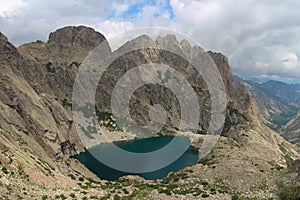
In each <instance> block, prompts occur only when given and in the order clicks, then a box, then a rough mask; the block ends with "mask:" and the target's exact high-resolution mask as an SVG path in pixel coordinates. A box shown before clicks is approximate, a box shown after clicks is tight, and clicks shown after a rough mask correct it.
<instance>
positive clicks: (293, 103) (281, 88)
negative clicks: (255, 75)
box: [235, 77, 300, 144]
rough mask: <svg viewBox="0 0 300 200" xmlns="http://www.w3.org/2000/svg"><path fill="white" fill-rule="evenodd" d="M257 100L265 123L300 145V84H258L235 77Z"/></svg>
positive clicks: (277, 82)
mask: <svg viewBox="0 0 300 200" xmlns="http://www.w3.org/2000/svg"><path fill="white" fill-rule="evenodd" d="M235 79H236V81H237V83H238V84H240V85H243V86H244V87H245V89H246V90H247V91H248V93H249V94H250V95H251V96H252V97H253V98H255V100H256V102H257V104H258V107H259V112H260V115H261V117H262V119H263V121H264V123H265V124H266V125H267V126H269V127H270V128H272V129H273V130H275V131H277V132H279V133H280V134H282V136H283V137H284V138H286V139H287V140H288V141H290V142H291V143H295V144H300V143H299V141H300V134H299V131H300V130H299V128H300V127H299V125H298V124H299V123H297V122H298V121H299V113H298V112H299V110H300V102H299V99H300V84H287V83H283V82H279V81H273V80H270V81H267V82H264V83H257V82H254V81H249V80H242V79H240V78H238V77H235Z"/></svg>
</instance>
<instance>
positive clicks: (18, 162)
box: [0, 26, 300, 199]
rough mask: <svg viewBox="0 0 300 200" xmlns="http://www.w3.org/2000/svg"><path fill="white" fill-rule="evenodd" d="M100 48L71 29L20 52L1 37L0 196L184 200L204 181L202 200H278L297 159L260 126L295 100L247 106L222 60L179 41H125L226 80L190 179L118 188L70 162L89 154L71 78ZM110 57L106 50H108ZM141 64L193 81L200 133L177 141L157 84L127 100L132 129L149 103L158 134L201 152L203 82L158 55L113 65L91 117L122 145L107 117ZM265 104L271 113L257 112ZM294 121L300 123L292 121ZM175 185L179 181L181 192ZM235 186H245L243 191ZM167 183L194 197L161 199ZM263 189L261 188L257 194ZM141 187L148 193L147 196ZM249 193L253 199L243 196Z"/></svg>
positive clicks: (250, 101) (254, 101) (170, 97)
mask: <svg viewBox="0 0 300 200" xmlns="http://www.w3.org/2000/svg"><path fill="white" fill-rule="evenodd" d="M105 40H106V39H105V37H104V36H103V35H102V34H101V33H99V32H96V31H95V30H93V29H92V28H88V27H84V26H78V27H75V26H69V27H64V28H61V29H58V30H56V31H55V32H53V33H50V35H49V39H48V41H47V42H43V41H36V42H32V43H28V44H23V45H21V46H19V47H18V48H16V47H14V46H13V45H12V44H11V43H10V42H9V41H8V39H7V38H6V36H4V35H3V34H2V33H0V70H1V73H0V133H1V134H0V151H1V154H0V161H1V162H0V165H1V167H2V171H3V174H2V175H1V176H0V189H1V192H0V196H1V195H2V196H3V198H8V197H10V198H24V199H28V198H34V197H39V198H40V197H41V196H48V197H53V198H54V197H56V196H59V195H62V194H58V191H62V192H64V194H65V195H70V196H74V195H75V196H77V197H78V198H79V197H80V198H83V197H86V198H91V197H92V196H98V197H105V196H106V197H107V196H109V197H111V198H113V195H120V194H121V196H124V197H126V196H127V197H128V198H129V197H130V195H133V197H132V198H136V199H141V198H142V197H149V196H147V195H152V197H153V195H154V198H155V199H161V198H163V199H165V195H168V196H170V199H180V198H181V199H182V195H187V196H186V197H187V198H192V197H194V196H195V195H194V196H193V194H194V193H192V192H191V191H194V190H197V191H199V190H200V189H199V188H198V189H197V187H198V185H199V183H203V182H204V181H202V180H207V181H205V184H206V183H207V185H209V187H211V188H217V189H218V188H219V190H216V189H215V190H214V191H215V192H210V193H209V191H212V189H211V188H209V187H208V186H205V187H204V185H203V188H202V187H201V188H202V189H203V190H205V191H206V192H205V194H206V193H209V194H207V195H208V196H210V195H211V196H216V198H219V199H223V198H229V197H231V196H236V195H241V196H245V195H246V197H247V195H248V197H257V198H267V197H274V196H276V192H274V191H276V184H275V183H276V181H277V178H278V177H280V174H281V171H280V170H282V169H284V168H286V167H288V166H289V165H291V163H293V161H294V160H296V159H297V158H299V151H298V149H297V148H296V147H295V146H293V145H291V144H290V143H288V142H287V141H285V140H284V139H283V138H282V137H281V136H279V135H278V134H277V133H275V132H274V131H272V130H270V129H269V128H268V127H267V126H265V125H264V124H263V123H262V121H263V120H262V118H261V116H262V117H263V119H264V120H268V121H270V123H273V124H275V123H274V119H273V118H274V114H277V110H279V111H278V113H287V115H290V112H291V110H292V108H294V107H297V105H298V103H299V101H300V99H299V98H297V95H296V94H290V93H289V92H288V94H285V93H280V92H281V90H280V89H278V91H277V93H276V95H275V96H274V97H269V96H270V95H265V98H272V100H268V101H264V100H261V101H260V100H259V99H258V98H255V96H254V98H253V97H251V95H249V94H248V93H247V91H249V90H248V89H247V88H246V89H245V86H243V85H239V84H237V83H236V82H235V80H234V77H233V75H232V71H231V68H230V66H229V64H228V60H227V58H226V56H224V55H222V54H221V53H214V52H210V51H208V52H206V51H204V50H203V49H202V48H200V47H191V45H190V44H188V43H187V42H186V41H177V39H176V37H175V36H173V35H166V36H162V37H159V38H157V39H156V40H155V41H154V40H152V39H151V38H150V37H148V36H141V37H138V38H136V39H134V40H133V41H130V42H139V41H140V40H142V41H143V42H145V41H146V42H148V43H151V44H152V45H154V46H155V45H158V46H159V45H161V44H164V43H170V44H173V47H174V48H176V49H177V50H178V51H181V52H183V53H184V54H190V55H193V56H202V55H203V54H208V55H210V56H211V58H212V59H213V60H214V62H215V63H216V66H217V68H218V70H219V72H220V74H221V77H222V79H223V82H224V85H225V91H226V94H227V102H228V103H227V109H226V119H225V124H224V128H223V131H222V137H221V138H220V140H219V141H218V144H217V145H216V147H215V148H214V150H213V151H212V152H211V153H210V154H209V156H208V157H207V158H205V159H204V160H200V161H199V163H197V164H196V165H194V166H191V168H190V169H188V170H187V171H184V170H183V172H178V174H176V173H175V174H173V175H170V176H169V177H167V179H163V180H162V181H160V180H154V181H145V180H140V179H138V178H132V177H131V178H130V177H129V178H128V177H127V178H126V177H125V178H124V179H122V180H123V181H122V180H121V181H119V182H116V183H114V184H111V183H109V182H102V180H100V179H99V178H98V177H97V176H95V175H94V174H93V173H91V172H90V171H89V170H88V169H87V168H86V167H85V166H83V165H82V164H80V163H79V162H78V161H77V160H75V159H74V158H72V156H74V155H77V154H79V153H80V152H83V151H85V150H86V146H84V145H83V143H82V141H81V140H80V137H79V136H78V133H77V131H76V128H75V123H74V119H73V116H72V91H73V85H74V81H75V77H76V74H77V72H78V69H79V67H80V66H81V64H82V62H83V60H84V59H85V58H86V56H87V55H88V53H89V52H90V51H91V50H93V49H94V48H95V47H97V45H99V44H100V43H102V42H103V41H105ZM130 42H128V43H126V44H124V46H122V47H121V48H127V46H126V45H130ZM107 49H108V50H109V51H111V50H110V47H109V46H107ZM146 63H158V64H165V65H169V66H171V67H172V68H174V69H176V70H177V71H179V72H180V73H182V74H183V76H184V77H185V78H186V79H187V80H188V81H189V83H190V85H191V86H192V87H193V88H194V90H195V91H196V94H197V99H198V103H199V105H200V108H199V113H200V121H199V130H197V132H198V134H192V135H190V134H191V133H178V126H179V122H180V105H179V102H178V100H176V96H175V95H174V94H173V93H172V92H171V91H170V90H169V89H168V88H160V87H158V86H157V85H154V84H149V85H145V86H143V87H141V88H138V89H137V90H136V91H135V92H134V94H133V96H132V98H131V100H130V114H131V115H132V118H133V119H134V120H135V121H136V122H137V123H138V124H140V125H146V124H147V123H149V119H150V118H149V108H150V107H151V106H152V105H153V104H161V105H162V106H163V107H164V108H165V110H166V111H167V122H166V125H165V126H164V129H163V130H162V131H161V132H160V133H158V135H176V134H187V135H189V136H190V137H191V140H192V143H193V145H195V146H200V145H201V142H202V141H203V139H202V138H203V136H204V135H205V134H206V133H207V129H208V125H209V120H210V115H211V102H210V94H209V91H208V88H207V86H206V83H205V81H204V80H203V78H202V77H201V75H200V74H199V73H197V71H196V70H195V69H194V68H193V67H192V66H191V65H190V63H188V62H187V61H186V60H184V59H182V58H181V57H179V56H176V55H175V54H172V53H170V52H168V51H161V50H157V49H156V48H147V49H140V50H135V51H131V52H129V53H127V54H124V55H122V56H121V57H119V58H118V59H116V60H115V61H114V62H113V63H111V65H110V66H109V70H107V71H106V72H105V73H104V74H103V76H102V78H101V80H100V81H99V83H98V87H97V91H96V97H95V100H96V105H95V108H96V114H97V116H98V119H99V123H100V124H101V125H102V126H103V128H104V130H105V131H107V133H108V135H111V136H113V137H114V138H115V140H118V138H123V139H124V138H125V139H126V136H124V133H121V131H120V130H119V129H118V128H116V126H115V124H114V123H115V122H114V121H113V118H112V117H111V115H112V114H111V113H112V111H111V102H110V100H111V95H112V91H113V89H114V87H115V85H116V83H117V81H118V80H119V79H120V77H122V76H123V75H124V74H125V73H126V72H127V71H128V70H130V69H132V68H134V67H136V66H138V65H142V64H146ZM253 87H254V86H253ZM255 87H257V88H258V89H260V90H257V91H264V92H265V91H266V90H267V89H264V90H262V89H261V87H260V85H256V86H255ZM268 87H269V85H268V84H267V85H265V88H268ZM278 87H280V86H278ZM269 90H270V89H269ZM265 93H266V92H265ZM266 94H267V93H266ZM272 94H273V93H272ZM284 95H287V96H284ZM257 96H264V95H260V94H257ZM278 96H279V97H278ZM281 96H284V97H282V98H281ZM187 98H189V97H187ZM269 101H270V102H272V105H265V104H262V102H269ZM287 102H289V103H287ZM261 105H263V106H264V107H267V108H264V109H265V110H266V111H265V112H262V110H263V108H262V106H261ZM273 105H274V107H276V112H275V111H274V113H273V112H270V109H269V108H270V107H271V106H273ZM272 108H273V107H272ZM271 113H272V114H271ZM298 116H299V115H298ZM268 117H269V118H268ZM293 120H294V121H295V123H296V122H297V119H296V118H295V119H293ZM293 124H294V123H292V122H291V123H288V124H287V125H286V126H288V127H291V129H293V130H294V129H297V127H295V126H294V125H293ZM119 136H120V137H119ZM116 138H117V139H116ZM195 138H197V140H195ZM204 171H205V172H206V173H203V172H204ZM183 174H185V175H184V176H183ZM1 177H2V178H1ZM179 179H180V180H182V185H180V184H181V182H180V181H178V180H179ZM83 180H84V181H83ZM176 180H177V181H176ZM225 180H226V181H225ZM240 180H243V182H244V183H245V184H241V182H240ZM166 181H167V182H169V183H171V182H172V184H173V185H172V186H173V187H174V188H176V187H177V188H180V187H182V188H184V187H194V188H186V190H187V191H190V192H186V193H185V194H178V193H176V192H175V191H176V190H175V189H174V188H173V189H174V192H168V193H167V192H165V190H163V189H162V188H164V187H167V186H166V185H164V184H165V183H164V182H166ZM29 183H30V184H29ZM125 183H135V184H132V185H131V186H130V187H131V188H134V189H132V190H131V189H130V190H129V191H127V190H126V192H124V189H123V190H121V189H120V188H122V187H127V186H128V185H127V186H126V184H125ZM186 183H189V184H186ZM118 184H119V185H118ZM122 184H124V185H122ZM203 184H204V183H203ZM261 184H264V187H260V185H261ZM116 185H118V187H117V186H116ZM129 185H130V184H129ZM151 185H152V186H153V185H156V187H154V186H153V187H152V186H151ZM224 185H226V187H225V186H224ZM150 186H151V187H150ZM221 186H222V187H221ZM114 187H115V189H114V190H112V188H114ZM199 187H200V186H199ZM11 188H13V189H11ZM24 188H25V189H24ZM58 188H59V189H60V190H57V189H58ZM74 188H75V189H74ZM145 188H146V189H147V188H152V189H151V191H149V190H148V191H147V192H145V190H146V189H145ZM81 190H88V192H82V191H81ZM24 191H26V192H24ZM161 191H163V192H161ZM220 191H221V192H220ZM248 191H251V192H249V193H247V192H248ZM151 192H152V193H151ZM148 193H149V194H148ZM29 195H31V196H30V197H29ZM139 195H143V196H139ZM189 195H190V196H189ZM197 195H198V196H197ZM197 195H196V196H195V198H196V199H199V198H200V196H199V195H203V194H202V193H201V192H200V193H199V192H198V193H197ZM204 196H205V195H204ZM132 198H131V199H132Z"/></svg>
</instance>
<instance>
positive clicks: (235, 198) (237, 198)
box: [231, 195, 239, 200]
mask: <svg viewBox="0 0 300 200" xmlns="http://www.w3.org/2000/svg"><path fill="white" fill-rule="evenodd" d="M231 200H239V197H238V196H237V195H233V196H232V197H231Z"/></svg>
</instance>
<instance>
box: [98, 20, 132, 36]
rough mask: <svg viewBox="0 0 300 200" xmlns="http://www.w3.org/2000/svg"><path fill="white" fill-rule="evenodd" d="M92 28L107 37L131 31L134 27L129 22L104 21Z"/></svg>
mask: <svg viewBox="0 0 300 200" xmlns="http://www.w3.org/2000/svg"><path fill="white" fill-rule="evenodd" d="M94 27H95V29H96V30H97V31H99V32H101V33H102V34H104V35H105V36H106V37H109V36H113V35H116V34H119V33H123V32H125V31H128V30H131V29H133V28H134V27H135V25H134V24H133V23H132V22H130V21H114V20H105V21H103V22H100V23H98V24H96V25H94Z"/></svg>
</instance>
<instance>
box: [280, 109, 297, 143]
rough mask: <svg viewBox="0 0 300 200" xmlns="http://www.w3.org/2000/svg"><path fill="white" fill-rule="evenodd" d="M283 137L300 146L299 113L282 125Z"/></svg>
mask: <svg viewBox="0 0 300 200" xmlns="http://www.w3.org/2000/svg"><path fill="white" fill-rule="evenodd" d="M284 130H285V131H284V132H283V137H284V138H286V139H287V140H288V141H290V142H291V143H295V144H298V145H299V146H300V113H299V112H298V113H297V115H296V117H294V118H292V119H291V120H290V121H289V122H288V123H287V124H286V125H285V126H284Z"/></svg>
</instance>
